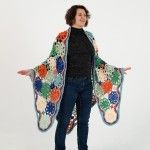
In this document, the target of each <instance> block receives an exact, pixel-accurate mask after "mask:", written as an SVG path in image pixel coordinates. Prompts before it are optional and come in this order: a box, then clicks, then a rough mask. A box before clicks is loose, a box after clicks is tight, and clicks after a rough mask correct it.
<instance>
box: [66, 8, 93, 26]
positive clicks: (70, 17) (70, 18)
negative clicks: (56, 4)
mask: <svg viewBox="0 0 150 150" xmlns="http://www.w3.org/2000/svg"><path fill="white" fill-rule="evenodd" d="M77 9H84V11H85V13H86V16H87V21H86V23H85V27H86V26H87V25H88V19H90V17H91V15H90V13H89V11H88V10H87V8H86V7H85V6H83V5H73V6H71V7H70V8H69V9H68V10H67V12H66V15H65V19H66V24H68V25H70V26H72V25H73V24H74V22H75V16H76V13H77Z"/></svg>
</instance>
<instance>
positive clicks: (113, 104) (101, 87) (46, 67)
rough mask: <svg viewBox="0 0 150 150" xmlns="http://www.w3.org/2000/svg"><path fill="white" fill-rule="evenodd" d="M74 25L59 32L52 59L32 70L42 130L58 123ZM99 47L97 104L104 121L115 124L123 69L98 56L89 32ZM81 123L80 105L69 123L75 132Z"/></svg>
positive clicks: (95, 85)
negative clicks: (69, 44)
mask: <svg viewBox="0 0 150 150" xmlns="http://www.w3.org/2000/svg"><path fill="white" fill-rule="evenodd" d="M70 31H71V28H69V29H67V30H66V31H63V32H61V33H59V34H58V35H57V37H56V39H55V41H54V42H53V45H52V49H51V51H50V54H49V56H48V58H47V59H46V60H45V61H43V62H42V63H41V64H40V65H37V66H36V67H34V68H33V69H31V74H30V78H31V81H32V83H33V93H34V100H35V110H36V114H37V123H38V129H39V130H40V131H47V130H48V129H49V128H50V127H51V126H52V125H53V123H54V121H55V119H57V118H56V116H57V114H58V111H59V107H60V102H61V99H62V95H63V91H64V86H65V76H66V69H67V62H66V61H67V52H68V49H67V48H68V40H69V35H70ZM85 34H86V35H87V37H88V38H89V40H90V42H91V43H92V44H93V46H94V48H95V55H94V60H93V62H94V67H93V68H92V72H93V73H92V84H93V97H92V105H91V107H93V106H94V105H95V104H96V103H97V106H98V109H99V111H100V114H101V116H102V119H103V121H104V123H106V124H107V125H112V124H115V123H116V122H117V121H118V118H119V106H120V99H121V89H122V83H123V77H124V73H123V68H117V67H115V66H112V65H109V64H107V63H106V62H105V61H103V60H102V59H101V58H100V57H99V56H98V48H97V46H96V42H95V38H94V36H93V34H92V33H91V32H88V31H85ZM76 124H77V111H76V105H75V106H74V109H73V111H72V115H71V118H70V121H69V124H68V128H67V133H68V134H69V133H71V131H72V130H73V128H74V127H75V126H76Z"/></svg>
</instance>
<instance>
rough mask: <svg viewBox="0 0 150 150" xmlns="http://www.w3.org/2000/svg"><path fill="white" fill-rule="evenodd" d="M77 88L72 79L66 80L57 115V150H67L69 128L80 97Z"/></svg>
mask: <svg viewBox="0 0 150 150" xmlns="http://www.w3.org/2000/svg"><path fill="white" fill-rule="evenodd" d="M76 89H77V87H76V85H75V82H72V79H70V80H66V83H65V87H64V93H63V97H62V100H61V104H60V109H59V112H58V115H57V121H58V124H57V127H56V132H55V150H65V148H66V146H65V139H66V131H67V126H68V123H69V120H70V117H71V114H72V111H73V108H74V105H75V102H76V99H77V96H78V92H77V90H76Z"/></svg>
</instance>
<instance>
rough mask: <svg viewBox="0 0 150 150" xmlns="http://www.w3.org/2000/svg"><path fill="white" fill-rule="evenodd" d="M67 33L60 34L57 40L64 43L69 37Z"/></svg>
mask: <svg viewBox="0 0 150 150" xmlns="http://www.w3.org/2000/svg"><path fill="white" fill-rule="evenodd" d="M67 33H68V32H67V31H64V32H60V33H59V34H58V36H57V40H58V41H59V42H62V41H65V39H66V37H67Z"/></svg>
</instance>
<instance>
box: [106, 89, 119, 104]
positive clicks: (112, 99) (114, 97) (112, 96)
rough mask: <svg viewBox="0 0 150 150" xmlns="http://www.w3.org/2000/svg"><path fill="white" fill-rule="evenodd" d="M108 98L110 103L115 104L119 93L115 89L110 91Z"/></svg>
mask: <svg viewBox="0 0 150 150" xmlns="http://www.w3.org/2000/svg"><path fill="white" fill-rule="evenodd" d="M108 99H109V101H110V103H112V104H116V103H118V101H119V94H118V92H116V91H112V92H111V93H110V94H109V95H108Z"/></svg>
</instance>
